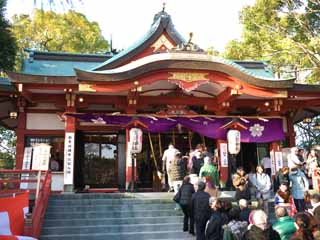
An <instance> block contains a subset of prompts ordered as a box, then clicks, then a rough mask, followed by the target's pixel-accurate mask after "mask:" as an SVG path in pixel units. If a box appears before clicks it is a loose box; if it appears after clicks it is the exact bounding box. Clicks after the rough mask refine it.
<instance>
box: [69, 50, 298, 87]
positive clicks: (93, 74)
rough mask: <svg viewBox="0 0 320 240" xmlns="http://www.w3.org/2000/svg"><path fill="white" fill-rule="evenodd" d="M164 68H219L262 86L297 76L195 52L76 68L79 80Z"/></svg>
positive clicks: (115, 77)
mask: <svg viewBox="0 0 320 240" xmlns="http://www.w3.org/2000/svg"><path fill="white" fill-rule="evenodd" d="M161 69H167V70H169V69H197V70H209V71H219V72H223V73H225V74H228V75H230V76H234V77H236V78H238V79H240V80H242V81H244V82H246V83H249V84H251V85H254V86H260V87H270V88H290V87H292V84H293V82H294V79H286V80H283V79H276V78H274V77H271V76H270V75H261V74H259V73H257V72H255V71H252V70H251V69H248V68H244V67H243V66H241V65H240V64H237V63H236V62H233V61H230V60H226V59H222V58H218V57H214V56H210V55H206V54H196V53H192V54H190V53H183V52H178V53H159V54H154V55H150V56H146V57H143V58H141V59H138V60H136V61H134V62H131V63H128V64H126V65H124V66H121V67H118V68H114V69H110V70H100V71H95V70H92V71H85V70H80V69H75V71H76V74H77V78H78V80H79V81H82V80H85V81H101V82H104V81H105V82H110V81H121V80H127V79H133V78H135V77H137V76H139V75H141V74H144V73H146V72H152V71H155V70H161Z"/></svg>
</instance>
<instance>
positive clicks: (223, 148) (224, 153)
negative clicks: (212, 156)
mask: <svg viewBox="0 0 320 240" xmlns="http://www.w3.org/2000/svg"><path fill="white" fill-rule="evenodd" d="M220 159H221V167H228V144H227V143H221V144H220Z"/></svg>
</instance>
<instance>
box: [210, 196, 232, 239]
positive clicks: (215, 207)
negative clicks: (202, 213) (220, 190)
mask: <svg viewBox="0 0 320 240" xmlns="http://www.w3.org/2000/svg"><path fill="white" fill-rule="evenodd" d="M209 205H210V207H211V208H212V214H211V217H210V219H209V221H208V223H207V225H206V229H205V239H206V240H221V239H223V229H222V226H223V225H224V224H226V223H227V221H228V218H227V216H224V215H223V213H221V211H220V209H221V201H220V200H219V199H218V198H215V197H211V198H210V199H209Z"/></svg>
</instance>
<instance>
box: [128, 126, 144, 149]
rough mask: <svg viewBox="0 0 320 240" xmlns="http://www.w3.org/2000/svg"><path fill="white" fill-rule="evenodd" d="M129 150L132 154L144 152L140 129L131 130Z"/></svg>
mask: <svg viewBox="0 0 320 240" xmlns="http://www.w3.org/2000/svg"><path fill="white" fill-rule="evenodd" d="M129 136H130V141H129V150H130V152H131V153H140V152H141V151H142V130H141V129H139V128H131V129H130V133H129Z"/></svg>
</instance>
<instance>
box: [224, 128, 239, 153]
mask: <svg viewBox="0 0 320 240" xmlns="http://www.w3.org/2000/svg"><path fill="white" fill-rule="evenodd" d="M227 139H228V151H229V153H230V154H238V153H239V152H240V145H241V137H240V131H238V130H229V131H228V133H227Z"/></svg>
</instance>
